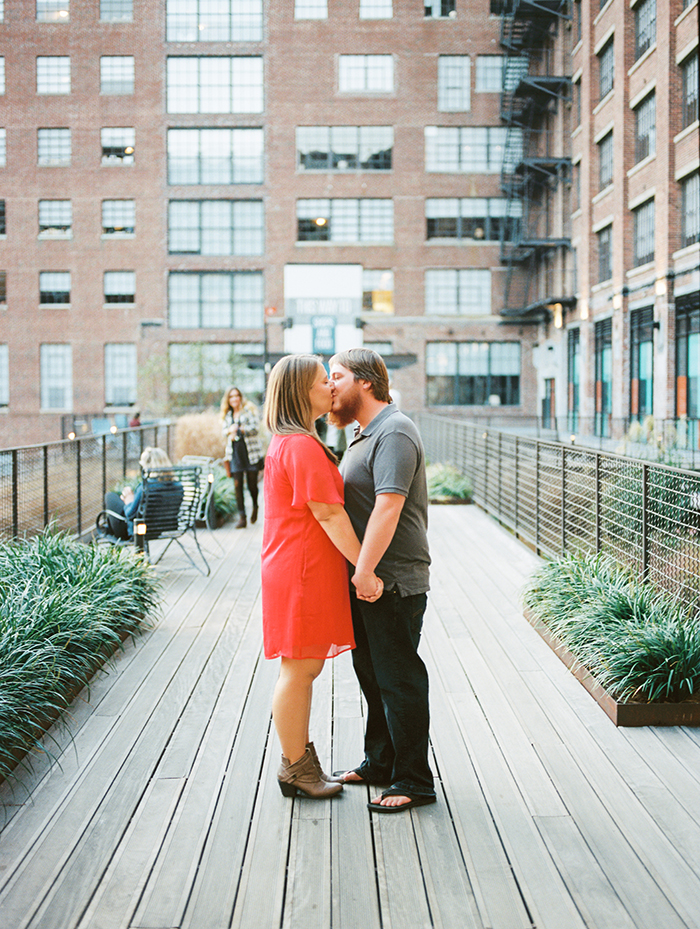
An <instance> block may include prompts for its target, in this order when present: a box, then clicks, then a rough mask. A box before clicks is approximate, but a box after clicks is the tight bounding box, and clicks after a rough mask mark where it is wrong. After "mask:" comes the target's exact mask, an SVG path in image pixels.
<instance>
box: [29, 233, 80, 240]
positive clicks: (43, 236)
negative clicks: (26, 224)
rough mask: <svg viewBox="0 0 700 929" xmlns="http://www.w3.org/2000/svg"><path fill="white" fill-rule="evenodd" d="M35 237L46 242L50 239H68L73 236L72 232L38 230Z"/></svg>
mask: <svg viewBox="0 0 700 929" xmlns="http://www.w3.org/2000/svg"><path fill="white" fill-rule="evenodd" d="M37 238H39V239H41V240H42V241H44V242H48V241H50V240H51V239H58V240H59V241H64V242H66V241H69V240H70V239H72V238H73V233H72V232H40V233H39V235H38V236H37Z"/></svg>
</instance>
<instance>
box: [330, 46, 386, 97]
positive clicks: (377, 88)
mask: <svg viewBox="0 0 700 929" xmlns="http://www.w3.org/2000/svg"><path fill="white" fill-rule="evenodd" d="M338 89H339V90H341V91H344V92H348V93H382V92H383V93H386V92H390V91H393V89H394V59H393V57H392V56H391V55H341V56H340V62H339V67H338Z"/></svg>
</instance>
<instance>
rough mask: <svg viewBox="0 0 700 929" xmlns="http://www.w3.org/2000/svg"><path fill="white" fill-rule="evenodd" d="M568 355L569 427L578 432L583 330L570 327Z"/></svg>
mask: <svg viewBox="0 0 700 929" xmlns="http://www.w3.org/2000/svg"><path fill="white" fill-rule="evenodd" d="M566 355H567V365H566V371H567V375H566V376H567V387H568V397H567V407H566V409H567V428H568V429H569V431H570V432H577V431H578V426H579V410H580V407H579V404H580V400H581V394H580V390H581V330H580V329H578V328H576V329H569V331H568V333H567V340H566Z"/></svg>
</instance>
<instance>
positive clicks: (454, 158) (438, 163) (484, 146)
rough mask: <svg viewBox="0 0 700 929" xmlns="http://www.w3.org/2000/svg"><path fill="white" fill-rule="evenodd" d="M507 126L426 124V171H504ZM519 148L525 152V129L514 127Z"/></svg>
mask: <svg viewBox="0 0 700 929" xmlns="http://www.w3.org/2000/svg"><path fill="white" fill-rule="evenodd" d="M507 133H508V129H507V128H503V127H501V126H483V127H474V128H472V127H457V126H454V127H453V126H426V127H425V170H426V171H440V172H451V173H452V172H457V173H460V172H463V173H466V174H500V172H501V168H502V166H503V156H504V153H505V145H506V135H507ZM512 139H513V143H514V144H513V146H512V150H513V152H514V157H516V158H517V153H515V149H518V150H519V151H520V152H521V151H522V131H521V130H518V129H514V130H512Z"/></svg>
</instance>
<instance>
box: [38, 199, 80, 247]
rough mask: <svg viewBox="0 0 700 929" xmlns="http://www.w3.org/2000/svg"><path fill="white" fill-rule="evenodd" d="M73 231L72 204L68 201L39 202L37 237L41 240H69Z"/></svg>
mask: <svg viewBox="0 0 700 929" xmlns="http://www.w3.org/2000/svg"><path fill="white" fill-rule="evenodd" d="M72 231H73V204H72V202H71V201H70V200H40V201H39V235H40V236H41V237H42V238H63V239H69V238H70V237H71V235H72Z"/></svg>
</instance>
